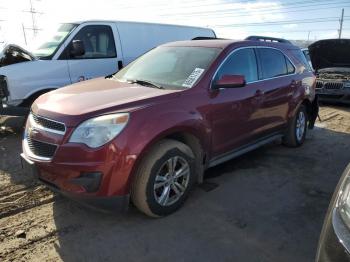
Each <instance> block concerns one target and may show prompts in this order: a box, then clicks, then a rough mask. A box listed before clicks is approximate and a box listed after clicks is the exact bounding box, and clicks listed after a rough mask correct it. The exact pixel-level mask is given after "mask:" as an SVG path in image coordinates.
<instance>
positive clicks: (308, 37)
mask: <svg viewBox="0 0 350 262" xmlns="http://www.w3.org/2000/svg"><path fill="white" fill-rule="evenodd" d="M310 34H311V31H309V33H308V34H307V41H308V42H309V41H310Z"/></svg>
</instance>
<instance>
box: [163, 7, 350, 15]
mask: <svg viewBox="0 0 350 262" xmlns="http://www.w3.org/2000/svg"><path fill="white" fill-rule="evenodd" d="M341 7H343V8H346V7H350V5H348V6H344V5H339V6H333V7H328V6H326V7H320V8H311V9H310V8H307V9H304V10H290V11H284V10H281V11H275V12H265V11H264V12H263V13H261V12H259V15H270V14H289V13H296V12H298V13H302V12H310V11H319V10H324V9H336V8H341ZM254 12H255V11H254ZM256 12H257V11H256ZM160 16H164V17H168V16H169V15H167V14H162V15H160ZM180 16H182V17H188V16H191V15H190V14H188V15H187V14H186V15H180ZM198 16H208V15H207V14H206V13H203V14H200V15H197V16H196V17H198ZM249 16H252V14H251V13H250V14H242V15H232V14H226V13H225V14H221V13H220V14H217V15H213V16H211V17H212V18H215V17H219V18H223V17H231V18H238V17H249Z"/></svg>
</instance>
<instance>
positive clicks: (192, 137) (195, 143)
mask: <svg viewBox="0 0 350 262" xmlns="http://www.w3.org/2000/svg"><path fill="white" fill-rule="evenodd" d="M164 139H172V140H175V141H178V142H181V143H183V144H185V145H187V146H188V147H189V148H190V149H191V150H192V152H193V154H194V156H195V161H196V163H195V168H196V174H195V176H196V178H195V181H196V182H197V183H202V182H203V174H204V170H205V166H206V162H207V151H206V144H205V143H203V141H205V140H204V138H203V137H201V136H200V135H199V134H198V133H196V132H195V131H193V130H191V131H190V130H172V131H170V130H168V131H164V132H162V133H161V134H160V135H158V136H156V137H154V138H153V139H152V140H150V141H149V142H148V143H147V144H146V145H145V146H144V147H143V149H142V151H141V152H140V154H139V156H138V157H137V159H136V161H135V163H134V165H133V168H132V170H131V175H130V177H129V181H128V187H129V191H130V189H131V186H132V183H133V181H134V179H135V177H134V176H135V173H136V170H137V168H139V166H140V163H141V161H142V160H143V158H144V157H145V155H146V154H147V152H149V151H150V149H151V148H152V147H153V146H154V145H156V144H157V143H159V142H160V141H161V140H164Z"/></svg>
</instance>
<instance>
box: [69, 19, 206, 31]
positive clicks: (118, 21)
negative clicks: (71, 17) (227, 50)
mask: <svg viewBox="0 0 350 262" xmlns="http://www.w3.org/2000/svg"><path fill="white" fill-rule="evenodd" d="M67 23H72V24H83V23H130V24H147V25H163V26H177V27H188V28H198V29H208V30H212V29H211V28H208V27H200V26H188V25H177V24H166V23H150V22H142V21H124V20H104V19H96V20H81V21H74V22H67Z"/></svg>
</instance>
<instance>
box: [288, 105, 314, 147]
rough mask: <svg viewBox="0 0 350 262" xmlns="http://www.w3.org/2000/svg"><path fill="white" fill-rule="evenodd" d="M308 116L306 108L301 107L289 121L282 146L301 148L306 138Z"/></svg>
mask: <svg viewBox="0 0 350 262" xmlns="http://www.w3.org/2000/svg"><path fill="white" fill-rule="evenodd" d="M307 123H308V115H307V112H306V107H305V106H304V105H301V106H300V107H299V109H298V111H297V112H296V114H295V116H294V117H293V118H292V119H291V120H290V122H289V125H288V129H287V132H286V134H285V135H284V137H283V144H284V145H286V146H289V147H298V146H301V145H302V144H303V143H304V141H305V137H306V131H307Z"/></svg>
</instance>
